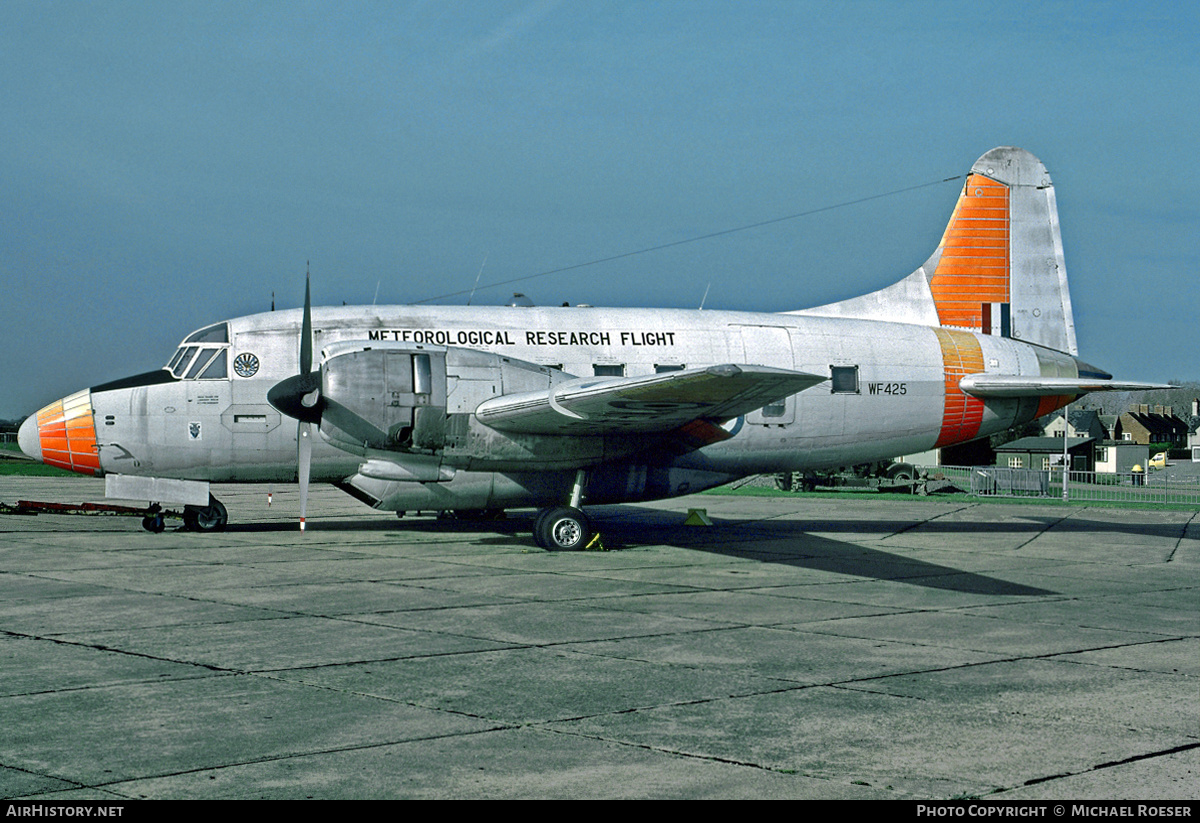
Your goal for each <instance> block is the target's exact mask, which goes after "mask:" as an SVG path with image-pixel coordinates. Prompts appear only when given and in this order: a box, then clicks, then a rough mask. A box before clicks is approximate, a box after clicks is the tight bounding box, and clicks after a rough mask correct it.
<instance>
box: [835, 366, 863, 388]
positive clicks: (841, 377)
mask: <svg viewBox="0 0 1200 823" xmlns="http://www.w3.org/2000/svg"><path fill="white" fill-rule="evenodd" d="M829 371H830V378H831V383H832V388H831V389H830V391H831V392H832V393H833V394H858V366H830V367H829Z"/></svg>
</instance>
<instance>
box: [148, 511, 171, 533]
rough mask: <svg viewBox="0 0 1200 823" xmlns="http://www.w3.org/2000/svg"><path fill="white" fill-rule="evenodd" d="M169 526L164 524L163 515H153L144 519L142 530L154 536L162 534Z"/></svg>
mask: <svg viewBox="0 0 1200 823" xmlns="http://www.w3.org/2000/svg"><path fill="white" fill-rule="evenodd" d="M166 527H167V524H166V523H165V522H163V516H162V515H161V514H152V515H150V516H149V517H143V518H142V528H143V529H145V530H146V531H148V532H152V533H153V534H162V532H163V530H164V529H165V528H166Z"/></svg>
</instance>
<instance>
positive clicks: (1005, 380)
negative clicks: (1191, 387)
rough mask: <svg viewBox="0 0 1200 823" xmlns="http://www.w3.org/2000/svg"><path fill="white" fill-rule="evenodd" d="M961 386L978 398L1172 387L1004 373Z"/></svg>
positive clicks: (968, 380) (964, 381) (976, 377)
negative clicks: (1020, 375)
mask: <svg viewBox="0 0 1200 823" xmlns="http://www.w3.org/2000/svg"><path fill="white" fill-rule="evenodd" d="M958 386H959V388H961V389H962V390H963V391H964V392H966V393H967V394H969V395H972V396H974V397H1050V396H1056V395H1071V394H1087V393H1088V392H1094V391H1149V390H1152V389H1170V388H1174V387H1173V386H1169V385H1166V384H1164V383H1131V382H1122V381H1118V380H1096V379H1091V378H1085V377H1019V376H1016V375H1002V374H968V375H967V376H966V377H964V378H963V379H962V380H960V381H959V383H958Z"/></svg>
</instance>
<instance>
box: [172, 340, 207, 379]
mask: <svg viewBox="0 0 1200 823" xmlns="http://www.w3.org/2000/svg"><path fill="white" fill-rule="evenodd" d="M198 348H200V347H199V346H185V347H183V348H181V349H180V350H179V351H178V352H176V353H175V357H174V358H172V360H171V362H172V363H174V364H175V365H174V366H172V367H171V374H173V375H175V376H176V377H183V370H184V369H186V368H187V365H188V363H191V362H192V357H194V356H195V354H196V350H197V349H198Z"/></svg>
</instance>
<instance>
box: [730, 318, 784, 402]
mask: <svg viewBox="0 0 1200 823" xmlns="http://www.w3.org/2000/svg"><path fill="white" fill-rule="evenodd" d="M733 329H734V330H736V331H737V332H739V333H740V336H741V339H742V357H743V358H744V359H743V360H742V362H743V363H746V364H747V365H751V366H773V367H775V368H778V369H793V368H795V360H794V358H793V357H792V338H791V335H790V334H789V333H788V330H787V329H785V328H783V327H781V326H734V327H733ZM795 419H796V399H795V397H787V398H784V399H782V400H778V401H776V402H774V403H771V404H769V405H766V406H764V407H763V408H761V409H759V410H758V411H755V412H751V413H750V414H748V415H746V422H747V423H752V424H758V425H760V426H762V425H765V426H782V425H786V424H788V423H791V422H793V421H794V420H795Z"/></svg>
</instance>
